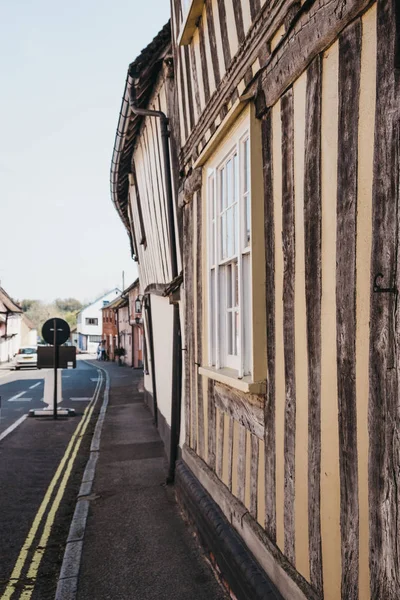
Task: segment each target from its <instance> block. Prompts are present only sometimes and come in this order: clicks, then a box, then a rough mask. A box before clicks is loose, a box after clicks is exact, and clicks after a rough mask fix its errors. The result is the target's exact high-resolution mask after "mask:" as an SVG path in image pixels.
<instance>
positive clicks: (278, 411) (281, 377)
mask: <svg viewBox="0 0 400 600" xmlns="http://www.w3.org/2000/svg"><path fill="white" fill-rule="evenodd" d="M272 152H273V194H274V214H275V224H274V226H275V335H276V340H275V341H276V357H275V364H276V372H275V390H276V397H275V427H276V542H277V545H278V546H279V548H280V549H281V550H282V551H283V549H284V521H283V507H284V434H285V368H284V351H283V304H282V297H283V252H282V129H281V103H280V101H279V102H277V104H275V106H274V107H273V109H272Z"/></svg>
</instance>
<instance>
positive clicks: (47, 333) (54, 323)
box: [42, 318, 71, 346]
mask: <svg viewBox="0 0 400 600" xmlns="http://www.w3.org/2000/svg"><path fill="white" fill-rule="evenodd" d="M54 328H55V330H56V339H55V342H56V344H55V345H56V346H61V344H64V342H66V341H67V339H68V338H69V336H70V333H71V331H70V328H69V325H68V323H67V321H64V319H58V318H54V319H49V320H48V321H46V323H45V324H44V325H43V327H42V337H43V339H44V341H45V342H47V343H48V344H51V345H53V344H54Z"/></svg>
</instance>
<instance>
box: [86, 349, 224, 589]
mask: <svg viewBox="0 0 400 600" xmlns="http://www.w3.org/2000/svg"><path fill="white" fill-rule="evenodd" d="M94 364H97V365H99V366H101V367H103V368H105V369H106V370H107V371H108V373H109V375H110V380H111V388H110V402H109V404H108V408H107V412H106V416H105V421H104V425H103V430H102V435H101V443H100V454H99V459H98V462H97V467H96V475H95V479H94V484H93V488H92V493H91V495H90V498H91V500H90V508H89V515H88V518H87V523H86V531H85V536H84V543H83V553H82V559H81V566H80V572H79V579H78V592H77V599H78V600H163V599H165V600H167V599H168V600H172V599H173V600H187V599H188V598H193V599H196V600H202V599H204V600H226V598H227V597H228V596H227V595H226V592H225V590H223V588H222V587H221V586H220V585H219V583H218V582H217V581H216V579H215V577H214V575H213V573H212V571H211V569H210V566H209V564H208V563H207V562H206V560H205V559H204V557H203V555H202V554H201V551H200V549H199V547H198V545H197V542H196V540H195V539H194V537H193V536H192V534H191V532H190V529H189V528H188V526H187V524H186V523H185V522H184V521H183V519H182V516H181V514H180V511H179V508H178V506H177V504H176V501H175V495H174V490H173V488H172V487H169V486H166V485H165V478H166V472H167V471H166V469H167V462H166V457H165V454H164V447H163V444H162V442H161V440H160V437H159V435H158V432H157V430H156V428H155V427H154V425H153V421H152V416H151V414H150V411H149V410H148V408H147V407H146V406H145V405H144V403H143V393H141V392H140V391H139V388H140V384H141V378H142V374H141V372H140V371H135V370H133V369H130V368H127V367H125V368H124V367H122V368H121V367H118V366H117V365H115V364H113V363H104V362H101V363H98V362H97V361H94Z"/></svg>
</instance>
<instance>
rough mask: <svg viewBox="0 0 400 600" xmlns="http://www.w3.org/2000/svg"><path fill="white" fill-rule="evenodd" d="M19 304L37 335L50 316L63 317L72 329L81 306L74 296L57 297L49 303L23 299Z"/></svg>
mask: <svg viewBox="0 0 400 600" xmlns="http://www.w3.org/2000/svg"><path fill="white" fill-rule="evenodd" d="M19 304H20V306H21V308H22V310H23V311H24V313H25V314H26V316H27V317H28V319H30V321H32V323H33V324H34V325H35V327H36V329H37V331H38V334H39V335H40V334H41V332H42V327H43V324H44V323H45V321H47V319H51V318H52V317H59V318H61V319H65V321H67V323H68V325H69V326H70V327H71V329H72V328H73V327H75V325H76V314H77V312H79V311H80V310H81V309H82V308H83V305H82V303H81V302H79V300H76V298H65V299H63V298H57V299H56V300H54V302H51V303H45V302H43V301H42V300H32V299H25V300H22V301H21V302H20V303H19Z"/></svg>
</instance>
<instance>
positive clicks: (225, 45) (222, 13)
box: [217, 0, 231, 71]
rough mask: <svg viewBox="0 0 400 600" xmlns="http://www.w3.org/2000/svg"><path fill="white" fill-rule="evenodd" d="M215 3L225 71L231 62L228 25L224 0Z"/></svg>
mask: <svg viewBox="0 0 400 600" xmlns="http://www.w3.org/2000/svg"><path fill="white" fill-rule="evenodd" d="M217 3H218V14H219V26H220V30H221V39H222V50H223V53H224V62H225V71H226V70H227V68H228V67H229V64H230V62H231V49H230V46H229V37H228V25H227V23H226V9H225V0H217Z"/></svg>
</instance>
